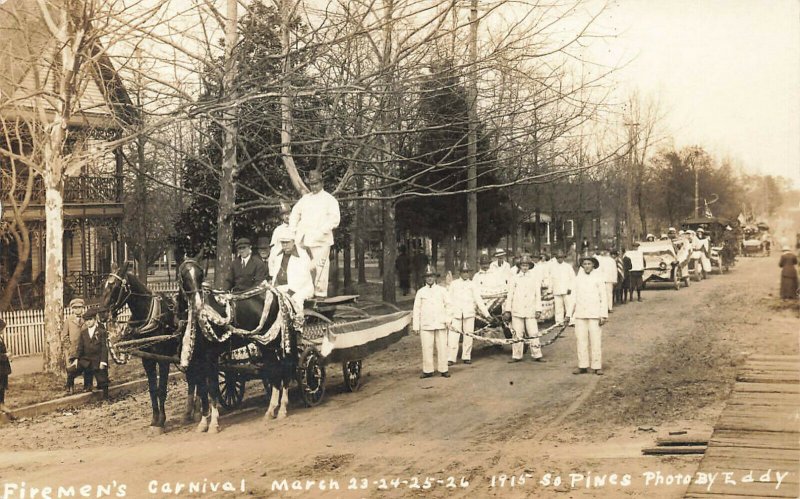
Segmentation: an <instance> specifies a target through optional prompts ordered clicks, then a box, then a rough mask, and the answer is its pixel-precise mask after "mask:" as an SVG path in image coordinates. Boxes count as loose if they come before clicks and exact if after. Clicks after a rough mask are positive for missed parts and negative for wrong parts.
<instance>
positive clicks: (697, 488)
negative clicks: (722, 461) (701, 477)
mask: <svg viewBox="0 0 800 499" xmlns="http://www.w3.org/2000/svg"><path fill="white" fill-rule="evenodd" d="M739 478H741V476H739V477H737V483H736V485H731V484H726V483H715V484H714V485H713V486H712V487H711V490H706V487H707V486H706V485H697V484H694V483H693V484H691V485H689V488H688V489H687V491H686V493H687V494H697V493H700V494H709V493H710V494H714V495H716V496H717V497H720V496H724V497H730V496H732V495H742V496H750V497H765V498H766V497H793V498H797V497H800V484H796V483H789V484H787V483H782V484H781V486H780V487H779V488H777V489H776V486H777V484H776V483H758V482H755V483H739V482H738V479H739ZM717 480H719V478H717Z"/></svg>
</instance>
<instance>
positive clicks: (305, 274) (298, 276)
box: [269, 248, 314, 310]
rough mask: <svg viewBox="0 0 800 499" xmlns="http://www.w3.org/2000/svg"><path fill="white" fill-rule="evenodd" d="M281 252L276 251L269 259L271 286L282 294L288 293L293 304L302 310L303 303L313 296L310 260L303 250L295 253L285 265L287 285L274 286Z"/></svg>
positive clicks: (279, 268)
mask: <svg viewBox="0 0 800 499" xmlns="http://www.w3.org/2000/svg"><path fill="white" fill-rule="evenodd" d="M282 260H283V250H281V251H277V252H275V253H274V255H270V257H269V275H271V276H272V285H273V286H275V287H276V288H278V289H279V290H281V291H283V292H290V291H291V294H292V299H293V300H294V302H295V303H296V304H297V305H299V306H300V308H299V310H302V309H303V302H305V300H307V299H309V298H311V297H312V296H314V282H313V281H312V280H311V259H310V258H309V256H308V254H307V253H306V252H305V251H304V250H298V249H297V248H295V251H294V252H293V253H292V255H291V256H290V257H289V262H288V263H287V265H286V280H287V281H288V284H283V285H281V286H276V285H275V281H276V279H277V278H278V272H280V270H281V261H282Z"/></svg>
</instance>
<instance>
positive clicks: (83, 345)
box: [67, 310, 108, 399]
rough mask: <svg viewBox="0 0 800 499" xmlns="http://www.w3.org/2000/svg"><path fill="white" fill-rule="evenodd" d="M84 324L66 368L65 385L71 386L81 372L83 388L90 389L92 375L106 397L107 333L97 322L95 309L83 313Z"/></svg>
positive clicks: (106, 397)
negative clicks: (76, 346)
mask: <svg viewBox="0 0 800 499" xmlns="http://www.w3.org/2000/svg"><path fill="white" fill-rule="evenodd" d="M83 319H84V321H85V322H84V324H83V328H82V329H81V335H80V337H79V338H78V348H77V349H76V350H75V353H74V355H75V357H73V358H71V359H70V361H71V364H70V366H69V368H68V369H67V386H68V387H69V388H70V390H71V388H72V386H73V385H74V384H75V378H76V377H77V376H78V374H81V373H83V390H84V391H86V392H90V391H92V377H94V378H95V379H97V388H99V389H101V390H103V399H108V333H107V332H106V330H105V328H104V327H103V326H102V325H101V324H98V322H97V310H88V311H87V312H86V313H84V314H83Z"/></svg>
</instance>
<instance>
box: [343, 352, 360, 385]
mask: <svg viewBox="0 0 800 499" xmlns="http://www.w3.org/2000/svg"><path fill="white" fill-rule="evenodd" d="M342 374H343V375H344V387H345V388H346V389H347V391H348V392H357V391H358V389H359V388H361V361H360V360H351V361H349V362H342Z"/></svg>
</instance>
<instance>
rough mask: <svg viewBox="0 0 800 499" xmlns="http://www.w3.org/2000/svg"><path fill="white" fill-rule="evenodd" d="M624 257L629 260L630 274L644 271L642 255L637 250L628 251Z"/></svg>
mask: <svg viewBox="0 0 800 499" xmlns="http://www.w3.org/2000/svg"><path fill="white" fill-rule="evenodd" d="M625 256H627V257H628V258H630V259H631V272H642V271H644V254H643V253H642V252H641V251H639V250H628V251H626V252H625Z"/></svg>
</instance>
